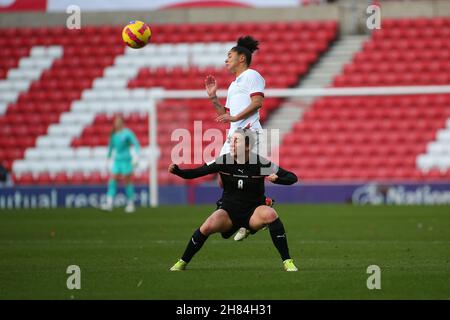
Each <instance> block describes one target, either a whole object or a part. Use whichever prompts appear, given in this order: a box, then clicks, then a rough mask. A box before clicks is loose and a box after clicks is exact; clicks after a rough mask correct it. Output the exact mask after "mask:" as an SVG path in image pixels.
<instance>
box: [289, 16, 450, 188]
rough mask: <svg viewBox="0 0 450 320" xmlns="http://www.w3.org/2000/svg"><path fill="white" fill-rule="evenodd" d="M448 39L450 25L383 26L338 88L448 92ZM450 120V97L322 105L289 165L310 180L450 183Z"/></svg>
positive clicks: (309, 118) (306, 122) (306, 121)
mask: <svg viewBox="0 0 450 320" xmlns="http://www.w3.org/2000/svg"><path fill="white" fill-rule="evenodd" d="M449 39H450V19H449V18H433V19H425V18H424V19H422V18H420V19H393V20H390V19H384V20H383V26H382V29H381V30H378V31H376V32H374V34H373V36H372V37H371V39H370V40H368V41H367V42H366V43H365V44H364V47H363V49H362V51H360V52H358V53H357V54H356V55H355V56H354V57H353V61H352V62H351V63H349V64H348V65H346V66H345V67H344V70H343V72H342V74H340V75H338V76H337V77H336V78H335V79H334V86H336V87H354V86H398V85H433V84H435V85H442V84H447V85H448V84H450V64H449V61H450V60H449V57H450V56H449V54H450V41H449ZM449 118H450V95H448V94H446V95H445V94H442V95H438V94H436V95H409V96H377V97H369V96H367V97H340V98H335V97H328V98H320V99H317V100H316V101H314V103H313V104H312V106H311V108H310V109H309V110H308V111H307V112H306V114H305V116H304V118H303V119H302V120H301V121H300V122H299V123H297V124H296V125H295V126H294V129H293V131H292V132H290V133H289V134H288V135H286V137H285V139H284V143H283V146H282V149H281V154H282V155H283V158H282V163H283V164H284V165H286V166H287V167H290V168H293V169H294V171H296V172H297V173H298V174H299V176H301V177H303V179H305V180H329V181H330V180H331V181H343V180H346V181H349V180H350V181H367V180H378V181H392V180H394V181H399V180H400V181H401V180H449V179H450V171H449V169H450V153H449V152H448V150H449V149H448V141H449V140H448V139H449V136H450V135H449V133H450V126H449V125H450V123H449V120H448V119H449ZM435 139H436V141H435ZM293 146H295V147H293Z"/></svg>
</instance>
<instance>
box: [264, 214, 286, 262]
mask: <svg viewBox="0 0 450 320" xmlns="http://www.w3.org/2000/svg"><path fill="white" fill-rule="evenodd" d="M269 231H270V236H271V237H272V242H273V244H274V245H275V247H276V248H277V250H278V252H279V253H280V256H281V259H282V260H283V261H284V260H286V259H290V258H291V256H290V255H289V248H288V244H287V239H286V231H285V230H284V226H283V223H282V222H281V220H280V218H277V220H275V221H274V222H272V223H271V224H269Z"/></svg>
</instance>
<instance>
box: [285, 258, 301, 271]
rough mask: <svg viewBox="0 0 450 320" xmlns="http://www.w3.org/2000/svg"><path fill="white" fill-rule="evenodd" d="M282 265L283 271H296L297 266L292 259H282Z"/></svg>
mask: <svg viewBox="0 0 450 320" xmlns="http://www.w3.org/2000/svg"><path fill="white" fill-rule="evenodd" d="M283 267H284V270H285V271H288V272H292V271H298V269H297V267H296V266H295V264H294V260H293V259H286V260H284V261H283Z"/></svg>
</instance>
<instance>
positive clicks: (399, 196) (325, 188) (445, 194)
mask: <svg viewBox="0 0 450 320" xmlns="http://www.w3.org/2000/svg"><path fill="white" fill-rule="evenodd" d="M105 193H106V187H105V186H30V187H25V186H22V187H6V188H0V209H6V208H57V207H64V208H83V207H98V206H99V205H100V203H103V201H105V199H106V195H105ZM221 193H222V189H220V188H219V187H218V186H217V184H205V185H197V186H192V185H190V186H185V185H183V186H160V187H159V203H160V204H162V205H164V204H180V205H181V204H188V203H190V204H211V205H214V204H215V202H216V201H217V200H218V199H219V198H220V196H221ZM266 195H267V196H269V197H272V198H273V199H275V201H276V202H277V203H352V204H357V205H365V204H369V205H379V204H388V205H418V204H428V205H435V204H450V183H401V184H376V183H368V184H361V183H359V184H355V183H351V184H331V183H330V184H325V183H323V184H296V185H293V186H279V185H267V186H266ZM135 203H136V205H137V206H147V205H148V203H149V193H148V188H147V186H144V185H141V186H136V199H135ZM125 204H126V198H125V195H124V194H123V190H122V189H119V193H118V195H117V197H116V198H115V205H116V206H125Z"/></svg>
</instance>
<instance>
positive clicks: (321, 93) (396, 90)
mask: <svg viewBox="0 0 450 320" xmlns="http://www.w3.org/2000/svg"><path fill="white" fill-rule="evenodd" d="M226 93H227V92H226V90H218V92H217V95H218V97H220V98H223V97H225V96H226ZM414 94H450V85H429V86H396V87H339V88H308V89H302V88H293V89H266V90H265V96H266V98H302V97H332V96H334V97H342V96H390V95H414ZM148 98H149V118H148V119H149V120H148V126H149V130H148V134H149V148H150V159H149V185H148V187H149V194H150V206H151V207H156V206H158V203H159V201H158V159H159V146H158V140H157V132H158V127H157V126H158V123H157V116H158V113H157V103H158V101H161V100H164V99H201V98H204V99H207V96H206V92H205V90H164V89H161V88H154V89H149V90H148ZM449 107H450V106H449Z"/></svg>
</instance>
